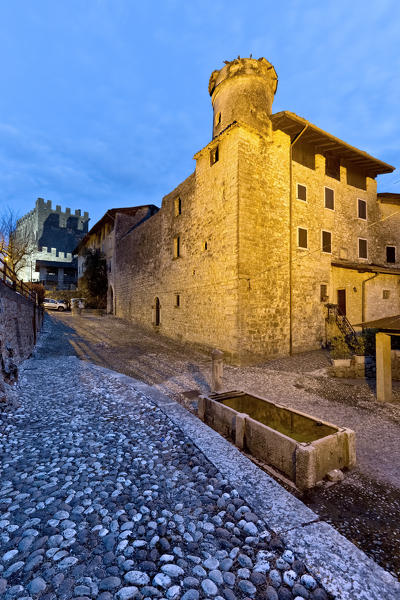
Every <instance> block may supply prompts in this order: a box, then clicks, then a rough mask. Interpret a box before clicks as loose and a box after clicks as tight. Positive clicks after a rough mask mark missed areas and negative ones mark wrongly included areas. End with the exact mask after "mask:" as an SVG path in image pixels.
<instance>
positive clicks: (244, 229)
mask: <svg viewBox="0 0 400 600" xmlns="http://www.w3.org/2000/svg"><path fill="white" fill-rule="evenodd" d="M276 85H277V77H276V73H275V70H274V68H273V67H272V65H270V63H268V62H267V61H266V60H265V59H259V60H254V59H237V60H234V61H232V62H230V63H227V64H226V66H225V67H224V68H223V69H221V70H220V71H215V72H214V73H213V74H212V76H211V79H210V85H209V91H210V95H211V98H212V104H213V139H212V141H211V142H210V143H209V144H208V145H207V146H206V147H205V148H203V149H202V150H200V151H199V152H198V153H197V154H196V155H195V157H194V158H195V160H196V169H195V171H194V173H193V174H192V175H190V177H188V179H186V180H185V181H184V182H183V183H181V184H180V185H179V186H178V187H177V188H176V189H175V190H173V191H172V192H171V193H169V194H168V195H167V196H165V197H164V198H163V202H162V207H161V209H160V211H159V212H158V213H157V214H155V215H154V216H152V217H151V218H150V219H148V220H147V221H146V222H145V223H143V224H141V225H140V226H139V227H136V228H135V229H134V230H132V231H131V232H130V233H128V234H126V232H125V233H124V235H121V236H118V231H116V239H115V269H114V275H113V282H114V288H115V290H114V293H115V311H116V314H117V316H120V317H123V318H127V319H130V320H132V321H137V322H140V323H141V324H143V325H147V326H148V327H154V328H156V330H157V331H159V332H160V333H161V334H163V335H166V336H169V337H172V338H175V339H178V340H182V341H186V342H190V343H192V344H197V345H199V346H201V347H209V348H211V347H219V348H221V349H222V350H223V351H224V352H225V353H226V354H227V355H228V356H230V357H231V358H232V360H234V361H240V362H246V361H253V360H259V359H262V358H264V357H275V356H281V355H286V354H288V353H290V352H297V351H302V350H309V349H314V348H319V347H320V346H321V344H323V343H324V342H325V339H326V326H325V317H326V307H325V305H326V303H328V302H331V303H337V302H338V301H339V303H340V304H341V306H342V308H343V309H345V310H346V313H347V316H348V318H349V320H350V321H351V322H352V323H353V324H357V323H360V322H361V321H362V320H369V319H376V318H379V317H383V316H387V315H393V314H399V313H400V295H399V289H400V286H399V281H400V277H399V274H400V260H399V259H400V198H399V197H397V196H396V195H393V194H391V195H386V196H385V195H384V196H385V197H384V198H383V197H382V198H380V197H378V196H377V193H376V180H375V178H376V176H377V175H378V174H379V173H388V172H391V171H392V170H393V167H391V166H390V165H387V164H385V163H383V162H381V161H379V160H377V159H375V158H373V157H371V156H369V155H367V154H366V153H364V152H362V151H360V150H358V149H356V148H353V147H351V146H349V145H347V144H346V143H344V142H342V141H341V140H338V139H337V138H334V137H333V136H331V135H329V134H328V133H326V132H324V131H322V130H320V129H318V128H317V127H315V126H314V125H312V124H311V123H309V122H308V121H305V120H304V119H301V118H300V117H298V116H297V115H295V114H293V113H290V112H282V113H276V114H272V112H271V109H272V101H273V97H274V93H275V91H276ZM325 188H328V189H327V190H326V189H325ZM383 219H384V220H383ZM117 227H118V216H117V219H116V229H117ZM323 232H325V233H323ZM360 240H361V241H360ZM302 246H303V247H302ZM387 246H393V247H395V251H394V254H395V256H394V262H393V260H392V259H393V252H392V251H389V254H387V248H386V247H387ZM363 254H365V255H366V258H362V255H363ZM387 259H390V260H389V262H388V260H387ZM368 279H369V281H367V280H368Z"/></svg>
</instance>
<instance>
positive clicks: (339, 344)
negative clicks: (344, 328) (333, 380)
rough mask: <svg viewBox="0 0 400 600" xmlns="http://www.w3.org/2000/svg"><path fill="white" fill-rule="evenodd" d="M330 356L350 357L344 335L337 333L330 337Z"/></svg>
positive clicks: (334, 357)
mask: <svg viewBox="0 0 400 600" xmlns="http://www.w3.org/2000/svg"><path fill="white" fill-rule="evenodd" d="M330 354H331V358H333V359H337V358H351V350H350V348H349V346H348V344H347V342H346V339H345V337H344V335H337V336H335V337H334V338H332V341H331V349H330Z"/></svg>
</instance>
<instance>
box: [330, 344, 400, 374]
mask: <svg viewBox="0 0 400 600" xmlns="http://www.w3.org/2000/svg"><path fill="white" fill-rule="evenodd" d="M328 373H329V375H330V376H331V377H346V378H349V379H355V378H364V377H366V378H367V379H373V378H375V377H376V365H375V359H374V358H373V357H369V356H367V357H364V356H358V357H355V356H353V358H352V359H351V360H350V364H349V365H346V364H340V365H332V366H331V367H330V368H329V369H328ZM392 379H394V380H395V381H400V350H392Z"/></svg>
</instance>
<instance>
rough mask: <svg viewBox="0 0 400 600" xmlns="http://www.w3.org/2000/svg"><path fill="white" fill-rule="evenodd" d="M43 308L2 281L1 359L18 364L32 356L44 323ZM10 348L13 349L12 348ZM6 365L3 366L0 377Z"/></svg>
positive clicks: (0, 317) (0, 305) (0, 288)
mask: <svg viewBox="0 0 400 600" xmlns="http://www.w3.org/2000/svg"><path fill="white" fill-rule="evenodd" d="M42 321H43V310H42V309H41V308H39V307H38V306H35V304H34V303H33V302H31V301H30V300H27V299H26V298H24V296H21V295H20V294H17V293H16V292H14V291H13V290H11V289H10V288H9V287H7V286H6V285H5V284H4V283H3V282H1V281H0V362H1V363H2V365H3V367H5V368H6V366H7V363H8V362H9V360H10V358H12V360H13V362H15V363H16V364H17V365H18V364H19V363H20V362H22V361H23V360H24V359H26V358H28V356H30V354H31V352H32V350H33V347H34V345H35V343H36V338H37V334H38V332H39V330H40V328H41V326H42ZM9 350H11V352H10V351H9ZM2 370H3V368H0V379H1V372H2Z"/></svg>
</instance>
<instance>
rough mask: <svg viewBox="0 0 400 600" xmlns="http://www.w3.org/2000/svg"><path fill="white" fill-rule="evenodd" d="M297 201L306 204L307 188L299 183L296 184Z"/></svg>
mask: <svg viewBox="0 0 400 600" xmlns="http://www.w3.org/2000/svg"><path fill="white" fill-rule="evenodd" d="M297 200H303V202H307V188H306V186H305V185H302V184H301V183H298V184H297Z"/></svg>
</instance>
